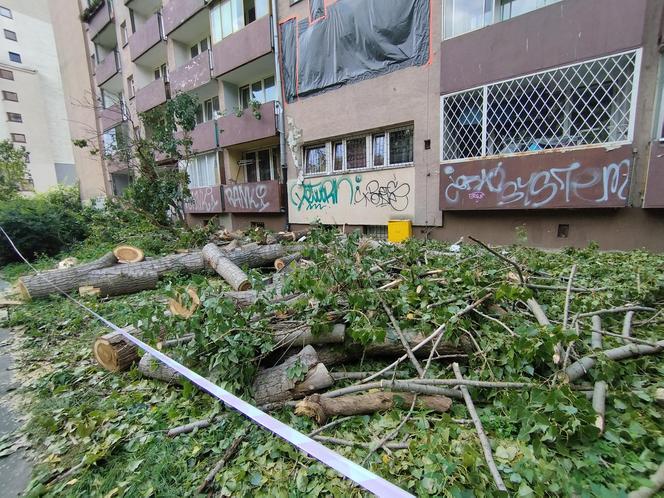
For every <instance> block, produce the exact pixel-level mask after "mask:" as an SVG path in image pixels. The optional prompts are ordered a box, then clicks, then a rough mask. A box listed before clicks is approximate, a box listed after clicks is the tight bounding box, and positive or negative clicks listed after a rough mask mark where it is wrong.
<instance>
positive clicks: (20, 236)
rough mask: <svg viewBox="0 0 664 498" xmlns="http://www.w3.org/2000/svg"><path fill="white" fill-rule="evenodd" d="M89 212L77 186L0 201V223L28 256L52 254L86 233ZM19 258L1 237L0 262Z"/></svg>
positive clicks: (29, 257)
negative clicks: (82, 202) (84, 205)
mask: <svg viewBox="0 0 664 498" xmlns="http://www.w3.org/2000/svg"><path fill="white" fill-rule="evenodd" d="M89 216H90V213H89V211H88V209H85V208H83V206H82V205H81V201H80V198H79V190H78V188H58V189H54V190H52V191H50V192H49V193H47V194H40V195H36V196H34V197H31V198H24V197H16V198H13V199H8V200H5V201H3V202H0V226H2V228H4V230H5V231H6V232H7V234H9V236H10V237H11V238H12V240H13V241H14V243H15V244H16V246H17V247H18V249H19V250H20V251H21V252H22V253H23V255H24V256H25V257H26V258H28V259H31V260H32V259H35V258H36V257H37V256H39V255H46V256H53V255H55V254H57V253H59V252H60V251H62V250H63V249H64V248H66V247H68V246H70V245H71V244H73V243H74V242H77V241H80V240H83V239H84V238H85V237H86V236H87V232H88V229H87V220H88V219H89ZM19 260H20V258H19V257H18V255H17V254H16V253H15V252H14V250H13V249H12V248H11V246H10V245H9V243H8V242H7V240H6V239H5V238H4V237H2V242H1V243H0V264H2V265H4V264H7V263H9V262H12V261H19Z"/></svg>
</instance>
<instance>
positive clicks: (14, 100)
mask: <svg viewBox="0 0 664 498" xmlns="http://www.w3.org/2000/svg"><path fill="white" fill-rule="evenodd" d="M10 95H14V96H16V98H15V99H13V98H8V97H9V96H10ZM2 100H5V101H7V102H18V93H16V92H11V91H9V90H3V91H2Z"/></svg>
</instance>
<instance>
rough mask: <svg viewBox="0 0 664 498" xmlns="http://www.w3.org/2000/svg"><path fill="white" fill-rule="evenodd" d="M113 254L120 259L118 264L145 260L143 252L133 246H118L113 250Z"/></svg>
mask: <svg viewBox="0 0 664 498" xmlns="http://www.w3.org/2000/svg"><path fill="white" fill-rule="evenodd" d="M113 254H114V255H115V257H116V258H118V263H138V262H139V261H143V260H144V259H145V254H144V253H143V251H141V250H140V249H139V248H138V247H133V246H118V247H116V248H115V249H113Z"/></svg>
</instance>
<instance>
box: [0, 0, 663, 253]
mask: <svg viewBox="0 0 664 498" xmlns="http://www.w3.org/2000/svg"><path fill="white" fill-rule="evenodd" d="M0 1H1V0H0ZM83 7H87V10H86V17H85V27H86V33H87V40H88V42H89V52H90V54H91V60H92V61H93V68H94V72H95V75H94V83H95V85H94V86H95V87H96V88H95V91H96V97H97V99H98V102H99V107H100V111H99V112H98V116H97V117H98V123H99V124H98V128H99V130H100V134H101V135H102V136H103V141H104V143H106V144H108V145H110V146H112V145H113V144H114V143H115V142H116V141H117V138H118V137H120V136H122V135H123V134H125V133H131V132H132V130H131V128H132V127H133V126H135V124H136V123H138V120H137V119H136V116H137V114H138V113H141V112H144V111H147V110H149V109H152V108H154V107H156V106H159V105H162V104H163V103H164V102H166V101H167V100H168V99H169V98H171V97H172V96H174V95H176V94H177V93H178V92H189V93H192V94H195V95H197V96H198V98H199V100H200V103H201V105H200V108H199V110H198V114H197V123H198V125H197V127H196V129H195V130H194V132H193V141H194V150H195V158H194V159H193V160H192V161H190V162H189V163H188V164H180V165H173V167H181V168H187V170H188V172H189V176H190V180H191V181H190V187H191V190H192V193H193V195H194V199H195V202H193V203H192V204H191V205H190V206H189V207H188V211H189V215H190V217H191V218H192V219H200V220H207V219H209V218H211V217H215V218H219V220H220V223H221V224H223V225H225V226H226V227H227V228H231V229H234V228H242V227H245V226H249V225H264V226H266V227H268V228H273V229H282V228H285V227H286V226H287V224H288V225H289V226H291V227H301V226H305V225H308V224H310V223H313V222H315V221H319V222H322V223H325V224H329V225H336V226H339V227H344V228H345V229H354V230H355V229H360V230H362V231H364V232H365V233H367V234H370V235H375V236H381V235H383V234H384V233H385V228H386V226H387V224H388V222H389V221H390V220H394V219H398V220H408V221H410V222H411V223H412V225H413V227H414V234H415V235H416V236H428V237H434V238H439V239H443V240H457V239H458V238H459V237H461V236H465V235H469V234H471V235H476V236H478V237H480V238H483V239H486V240H487V241H489V242H496V243H511V242H515V241H522V242H526V243H527V244H530V245H538V246H544V247H562V246H567V245H575V246H585V245H587V244H588V243H590V242H591V241H596V242H598V243H599V245H600V247H602V248H607V249H609V248H613V249H624V248H631V247H647V248H650V249H660V250H661V249H664V235H663V234H664V218H663V217H662V216H661V209H662V208H664V159H662V158H663V157H664V152H663V151H664V145H662V144H664V138H662V128H663V126H662V119H664V118H662V116H664V109H663V108H662V107H663V106H662V105H660V102H661V101H662V99H663V90H662V87H663V86H664V83H663V79H662V76H661V75H662V74H664V62H663V59H662V56H661V52H660V48H661V47H662V46H663V44H664V38H663V35H662V33H663V32H664V23H663V19H664V17H663V8H664V5H663V4H662V2H661V0H630V2H624V1H622V0H391V1H389V2H386V1H383V0H163V1H162V0H90V2H89V3H88V4H86V5H83ZM130 123H132V124H130ZM279 130H281V131H282V132H281V133H280V131H279ZM105 168H106V171H107V172H108V175H109V176H108V180H109V184H110V185H111V186H112V190H113V191H114V192H115V193H118V192H121V191H122V189H123V188H124V187H126V185H127V184H128V183H129V182H130V181H131V176H132V171H131V169H130V168H127V165H123V164H122V163H114V162H113V161H106V166H105Z"/></svg>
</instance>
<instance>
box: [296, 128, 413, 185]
mask: <svg viewBox="0 0 664 498" xmlns="http://www.w3.org/2000/svg"><path fill="white" fill-rule="evenodd" d="M403 130H410V131H411V138H412V140H411V144H412V145H411V147H412V155H413V160H412V161H408V162H403V163H394V164H391V158H390V135H391V133H394V132H398V131H403ZM379 135H383V136H384V140H385V149H384V151H383V164H382V165H376V164H375V163H374V149H373V144H374V137H376V136H379ZM358 139H364V144H365V151H366V155H365V166H364V167H361V168H349V167H348V141H349V140H358ZM323 145H324V146H325V151H326V156H325V162H326V169H325V171H322V172H314V173H311V172H309V171H307V151H308V150H309V149H316V148H320V147H322V146H323ZM337 145H340V146H341V147H342V148H343V155H342V168H341V169H336V159H337V150H336V148H337ZM413 164H415V125H414V124H408V125H402V126H394V127H390V128H383V129H379V130H374V131H367V132H362V133H355V134H352V135H347V136H343V137H337V138H332V139H329V140H327V141H325V142H322V143H321V142H312V143H311V144H306V145H305V146H304V147H302V165H303V170H304V176H305V177H307V176H321V175H335V174H352V173H356V172H361V171H373V170H379V169H390V168H404V167H409V166H412V165H413Z"/></svg>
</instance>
